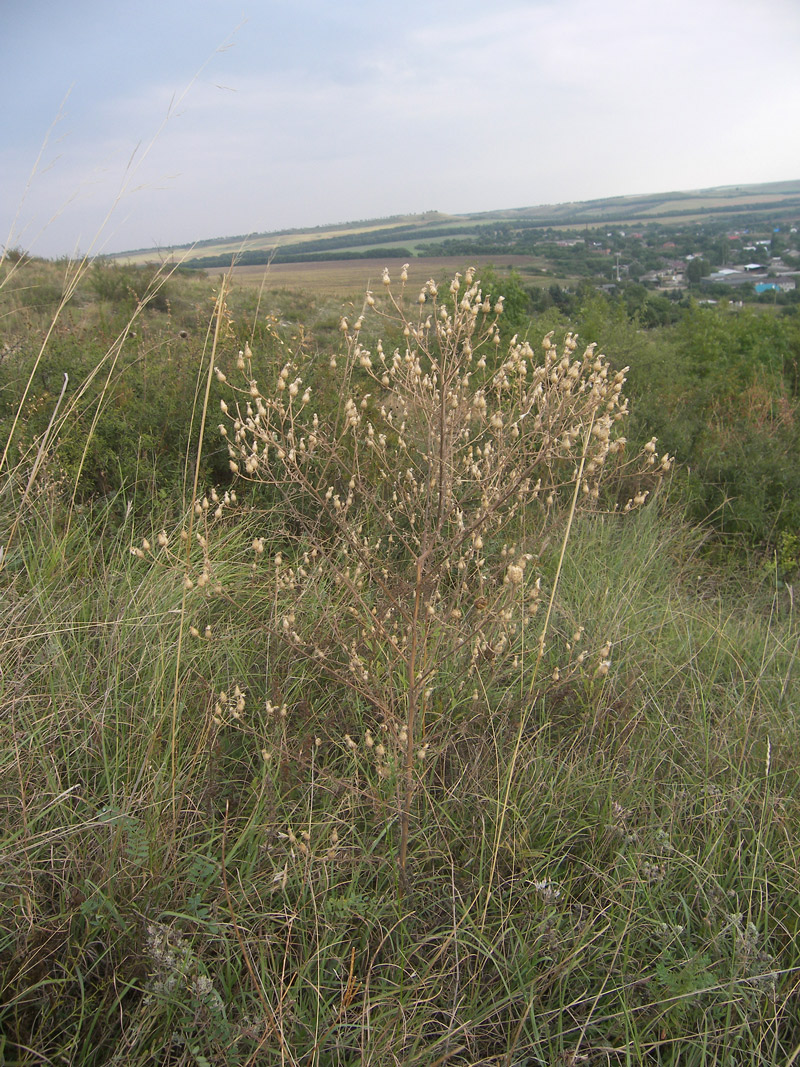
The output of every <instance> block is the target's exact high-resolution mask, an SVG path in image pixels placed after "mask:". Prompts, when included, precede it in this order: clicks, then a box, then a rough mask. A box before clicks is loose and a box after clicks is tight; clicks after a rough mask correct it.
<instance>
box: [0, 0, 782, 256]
mask: <svg viewBox="0 0 800 1067" xmlns="http://www.w3.org/2000/svg"><path fill="white" fill-rule="evenodd" d="M0 69H2V70H3V74H4V79H5V83H6V92H5V94H4V98H5V99H4V107H3V109H2V114H0V244H4V245H6V247H21V248H25V249H27V250H28V251H30V252H32V253H35V254H38V255H43V256H52V257H55V256H63V255H74V254H78V253H81V254H86V253H89V254H99V253H110V252H117V251H123V250H131V249H135V248H152V247H164V246H167V245H173V244H186V243H191V242H193V241H196V240H203V239H208V238H213V237H222V236H232V235H239V234H248V233H258V232H264V231H272V230H279V229H284V228H288V227H298V228H299V227H307V226H317V225H327V224H330V223H336V222H346V221H354V220H357V219H366V218H384V217H387V216H391V215H398V214H407V213H416V212H422V211H428V210H438V211H442V212H446V213H451V214H460V213H469V212H479V211H491V210H496V209H501V208H516V207H526V206H533V205H539V204H549V203H562V202H565V201H577V200H587V199H594V198H599V197H608V196H622V195H629V194H636V193H655V192H665V191H672V190H687V189H699V188H706V187H709V186H712V185H739V184H745V183H751V182H769V181H782V180H789V179H798V178H800V138H798V136H797V130H798V124H799V123H800V2H798V0H770V3H769V4H765V5H761V4H758V3H756V0H670V2H666V0H662V2H651V0H426V2H421V0H394V2H392V3H387V2H386V0H369V2H365V0H136V3H132V4H125V5H123V4H121V3H117V2H111V0H70V2H69V3H66V2H64V0H24V2H21V0H0Z"/></svg>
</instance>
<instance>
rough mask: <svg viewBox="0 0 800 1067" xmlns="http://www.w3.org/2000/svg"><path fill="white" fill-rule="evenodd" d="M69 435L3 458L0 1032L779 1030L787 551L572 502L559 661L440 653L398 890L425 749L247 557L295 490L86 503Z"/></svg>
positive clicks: (268, 1042) (604, 1052)
mask: <svg viewBox="0 0 800 1067" xmlns="http://www.w3.org/2000/svg"><path fill="white" fill-rule="evenodd" d="M297 310H298V312H299V310H300V309H299V308H298V309H297ZM145 325H147V328H148V329H149V330H150V331H151V332H155V330H156V320H155V319H153V320H152V321H151V322H150V323H149V324H148V323H145ZM235 343H236V341H235V339H229V340H226V341H225V345H226V346H227V349H228V350H229V349H230V347H231V345H232V344H235ZM193 352H194V355H195V358H196V359H197V361H198V364H199V361H200V359H201V358H202V357H201V353H200V351H199V350H198V349H197V348H195V349H193ZM208 358H209V357H208V354H206V356H205V359H206V363H207V361H208ZM205 365H206V364H204V366H205ZM195 373H196V369H193V374H195ZM57 460H58V451H57V449H56V453H55V457H54V458H53V459H52V460H51V461H49V462H48V464H46V465H45V467H44V469H43V471H42V473H41V475H40V477H39V479H38V480H37V483H36V486H35V488H34V490H32V491H31V492H30V493H29V494H28V495H27V498H26V499H25V501H24V504H23V503H22V502H21V494H20V492H19V486H20V485H21V484H23V485H24V480H21V479H22V473H23V471H21V470H17V471H16V475H15V477H13V478H12V477H11V474H10V473H8V472H5V473H4V474H3V478H4V481H3V486H2V493H3V499H4V506H3V508H2V509H0V515H1V516H2V517H0V543H2V544H3V545H4V547H5V553H4V557H3V560H2V571H0V586H2V590H1V592H0V626H1V627H2V634H3V639H2V642H0V798H1V804H2V807H1V808H0V812H2V814H1V815H0V818H2V823H3V836H2V845H0V988H1V989H2V993H0V1035H2V1036H0V1050H2V1051H1V1054H0V1059H4V1062H5V1063H8V1064H9V1065H22V1064H25V1065H26V1067H27V1065H33V1064H41V1063H55V1064H68V1063H74V1064H81V1065H87V1067H95V1065H96V1067H100V1065H106V1064H108V1065H111V1064H114V1065H125V1067H137V1065H141V1067H144V1065H145V1064H152V1063H159V1064H186V1065H190V1064H192V1065H193V1064H197V1065H200V1067H203V1065H205V1064H219V1065H227V1064H242V1065H244V1064H255V1063H275V1064H278V1063H281V1064H291V1065H318V1067H334V1065H337V1067H338V1065H342V1067H344V1065H347V1067H351V1065H364V1067H366V1065H373V1067H378V1065H380V1067H383V1065H388V1064H403V1065H414V1064H417V1065H420V1067H423V1065H424V1067H433V1065H434V1064H454V1065H462V1067H466V1065H478V1064H481V1065H487V1067H488V1065H489V1064H491V1065H500V1064H509V1065H511V1064H514V1065H515V1067H522V1065H527V1067H533V1065H537V1067H538V1065H540V1064H547V1065H550V1064H557V1063H564V1064H568V1063H573V1064H576V1063H588V1064H630V1065H638V1064H649V1065H654V1067H655V1065H674V1067H678V1065H679V1064H680V1065H686V1064H688V1065H697V1067H701V1065H708V1064H718V1065H720V1067H722V1065H725V1067H728V1065H731V1067H733V1065H736V1067H739V1065H748V1067H756V1065H759V1067H767V1065H769V1067H773V1065H775V1064H788V1063H789V1062H790V1061H791V1058H792V1055H793V1054H794V1053H795V1052H796V1049H797V1046H798V1045H800V1023H799V1022H798V1016H797V1001H798V984H799V983H800V977H799V976H800V958H798V957H799V956H800V953H799V952H798V944H799V943H800V942H798V923H799V922H800V893H798V887H797V873H796V872H797V869H798V863H800V838H799V835H798V828H799V827H800V799H798V798H800V782H798V777H799V774H798V767H797V760H796V736H797V718H796V707H797V696H798V689H797V686H798V682H797V678H798V673H797V665H796V664H795V662H794V660H795V657H796V654H797V647H798V646H797V642H798V625H797V619H796V615H795V611H794V604H793V600H792V596H791V594H790V591H789V589H788V588H787V587H786V586H785V585H776V586H775V587H774V588H770V587H764V585H763V584H759V583H758V582H757V581H756V580H755V579H753V578H749V577H748V576H747V575H741V574H739V575H731V574H730V573H727V572H722V571H721V570H719V569H715V568H713V567H711V566H710V565H709V564H708V562H706V561H705V560H704V557H703V556H702V554H701V551H700V549H701V539H702V538H701V535H700V534H699V533H698V532H697V531H695V530H693V529H691V528H689V527H687V526H686V525H685V524H684V523H683V522H682V521H681V518H680V515H679V514H677V513H674V512H671V511H668V510H667V508H666V507H665V506H664V504H663V502H662V500H661V499H658V498H657V499H656V500H654V501H653V502H652V503H651V504H649V505H648V506H647V507H646V508H644V509H642V510H640V511H638V512H635V513H633V514H631V515H628V516H619V515H616V516H613V515H600V514H598V515H586V516H581V517H579V518H578V519H576V522H575V524H574V526H573V528H572V531H571V535H570V539H569V543H568V546H567V552H566V556H565V559H564V564H563V568H562V570H561V575H560V581H559V586H558V592H557V597H556V600H555V603H554V612H553V616H552V623H551V632H550V637H549V638H548V643H547V647H546V650H545V654H544V659H543V661H542V670H541V672H540V675H539V680H538V681H537V682H536V683H535V684H532V683H531V682H530V675H528V676H523V677H522V679H520V677H519V676H515V675H514V674H513V673H512V674H509V673H508V672H507V671H504V672H503V673H502V674H501V673H500V672H499V671H497V670H496V669H495V668H494V667H493V664H492V662H491V660H487V661H486V662H485V663H484V664H482V666H481V670H480V673H479V676H478V678H477V680H476V682H475V685H474V689H475V694H474V695H473V693H472V691H471V690H472V686H470V687H469V688H468V689H467V690H459V688H458V681H459V679H458V678H457V677H451V678H448V675H447V672H446V671H444V672H443V681H442V683H441V684H440V685H439V686H438V688H437V692H436V696H435V703H434V705H433V706H432V707H431V708H430V709H429V712H428V717H427V720H426V734H425V739H426V741H427V742H428V743H429V744H430V749H429V750H428V755H427V758H426V759H425V760H424V761H420V763H419V769H418V775H417V781H418V788H417V790H416V793H415V796H414V805H413V811H412V827H411V837H410V846H409V858H408V872H407V874H408V877H407V885H406V887H405V892H401V890H402V888H403V887H402V886H401V885H400V881H399V877H398V864H397V852H398V847H399V836H400V828H399V811H400V798H401V784H402V783H401V768H400V755H401V753H400V750H399V748H398V747H397V744H396V742H395V741H394V740H393V739H392V737H391V731H389V730H382V729H381V725H380V721H379V717H378V716H376V714H375V711H374V709H372V708H370V706H369V705H368V704H367V703H366V702H365V701H364V699H363V698H362V697H361V696H359V694H358V693H357V692H356V691H355V690H354V689H353V687H352V686H348V685H346V684H342V682H341V681H339V682H337V681H335V680H331V679H330V678H325V677H324V676H323V675H322V674H321V672H320V671H319V670H318V669H317V668H315V666H314V664H313V662H309V661H307V660H305V659H303V658H302V657H300V656H298V655H297V654H296V653H293V652H292V649H291V647H290V646H287V645H286V644H285V643H282V642H279V641H278V640H277V638H276V635H275V633H274V627H273V625H272V619H273V615H272V612H273V602H272V599H271V592H270V590H271V589H272V586H271V584H270V581H269V580H268V576H267V574H268V572H266V571H264V570H262V569H260V570H257V571H255V572H254V570H253V566H252V564H253V556H254V554H253V549H252V541H253V538H254V537H256V536H264V535H265V534H266V535H270V533H271V532H274V531H275V530H276V529H279V528H280V527H281V524H282V523H283V521H284V518H285V516H284V514H283V512H282V511H281V510H280V505H279V502H275V501H273V502H271V503H269V502H268V503H265V502H264V500H263V499H259V497H258V496H253V497H248V496H246V495H245V493H244V492H243V491H242V492H240V497H241V499H240V501H239V503H238V504H236V505H234V504H230V505H226V506H225V507H223V513H222V516H221V517H220V518H218V519H212V518H209V519H208V524H207V525H206V523H205V520H204V519H203V518H202V515H199V516H197V515H195V516H193V517H191V514H190V512H189V511H187V512H184V511H183V510H182V503H181V500H180V496H179V495H178V496H173V495H171V494H167V495H164V494H162V497H161V499H160V500H159V499H151V500H148V498H147V497H146V496H142V497H139V498H137V503H136V506H129V501H130V500H131V499H132V498H131V495H130V494H129V493H127V492H121V493H120V494H118V495H113V494H112V495H109V496H107V497H106V498H104V499H103V498H100V497H97V496H95V497H93V498H92V499H91V500H87V501H84V502H83V504H82V505H81V506H80V507H77V508H76V507H73V508H72V509H71V508H70V500H71V486H70V485H69V484H68V483H65V482H64V481H63V480H60V478H59V475H58V465H57ZM190 481H191V479H189V482H190ZM140 492H142V490H141V489H140ZM221 494H222V490H220V495H221ZM201 495H202V491H201ZM664 496H665V494H664ZM213 505H214V502H212V507H211V508H209V509H208V512H209V513H211V512H212V511H213V510H214V506H213ZM200 510H201V512H202V511H203V509H202V507H201V509H200ZM16 517H18V519H19V522H18V524H17V529H16V533H15V537H14V539H13V541H10V542H9V534H10V528H11V526H12V524H13V521H14V519H15V518H16ZM190 522H192V523H193V524H194V532H193V533H192V535H191V539H190V545H191V548H187V546H186V545H185V544H184V542H182V541H181V538H180V531H181V530H182V529H187V530H188V529H189V525H190ZM559 529H562V531H563V527H561V528H559ZM162 530H163V531H164V533H165V535H166V538H165V540H166V542H167V544H166V545H160V544H159V542H158V535H159V533H160V532H161V531H162ZM197 530H200V531H201V532H202V533H203V534H204V536H206V538H207V546H206V549H205V550H204V548H203V546H202V545H200V544H199V543H198V542H197V540H196V537H195V535H194V533H195V532H196V531H197ZM549 536H550V535H549V534H548V532H547V531H545V535H544V539H543V542H542V544H541V545H540V547H541V550H542V555H541V558H540V560H539V562H538V564H537V566H538V573H539V574H540V575H541V577H542V581H543V585H544V586H545V587H546V588H547V589H548V591H549V589H550V588H551V586H552V582H553V581H554V577H555V573H556V567H557V562H558V555H559V549H560V541H559V538H558V536H553V537H552V540H551V543H548V537H549ZM142 539H147V541H148V542H149V544H150V546H151V547H150V549H149V550H147V551H145V550H143V552H144V558H139V557H137V556H136V555H134V554H132V553H131V551H130V549H131V547H132V546H133V547H139V546H141V544H142ZM187 558H188V559H189V564H188V566H189V571H190V573H191V574H193V575H194V577H195V583H194V586H193V588H192V589H191V590H186V589H185V588H184V584H183V583H184V576H185V574H186V569H187ZM204 565H207V566H208V567H209V573H210V581H209V582H208V583H207V584H206V585H202V586H201V585H198V583H197V580H196V579H197V576H198V575H199V574H201V573H202V571H203V568H204ZM268 566H269V565H268V564H267V563H263V564H260V565H259V567H261V568H268ZM315 595H316V601H314V600H312V599H308V600H307V602H305V603H306V607H305V608H304V610H305V611H306V612H307V613H308V614H309V616H310V617H313V616H314V614H315V613H316V614H317V615H318V616H319V618H320V619H321V620H324V619H326V618H328V617H329V616H330V611H329V610H328V609H329V604H330V601H331V597H332V593H329V592H328V591H327V590H326V589H325V588H320V589H318V590H316V591H315ZM206 626H208V627H210V630H209V631H208V636H203V635H204V634H205V628H206ZM190 627H194V628H195V629H196V630H197V631H198V633H199V634H200V635H201V636H197V637H195V636H192V634H191V632H190ZM579 627H583V628H584V629H583V633H582V634H581V636H580V638H579V640H578V641H577V642H575V641H574V637H573V635H574V633H575V631H577V630H578V628H579ZM567 643H569V644H572V645H573V649H572V650H570V651H568V650H567V648H566V645H567ZM607 643H608V644H610V653H609V655H608V658H609V659H610V660H611V665H610V668H609V670H608V673H607V674H606V675H602V674H598V673H597V672H596V670H595V665H596V663H597V661H598V657H599V656H600V655H601V651H602V649H603V647H604V646H605V645H606V644H607ZM579 648H580V649H585V650H586V651H587V659H586V665H585V668H584V669H580V670H573V669H570V670H567V669H566V665H567V663H568V662H573V661H574V655H575V652H576V651H577V650H578V649H579ZM376 655H380V650H377V651H376ZM557 668H560V675H561V676H560V677H559V678H558V679H556V678H555V677H554V672H555V671H556V669H557ZM237 686H239V687H240V689H241V691H242V692H243V693H244V694H245V703H244V708H243V710H240V708H239V707H238V706H237V700H236V687H237ZM222 692H224V693H225V698H222V697H221V693H222ZM282 709H284V710H285V714H284V713H282ZM521 723H522V725H523V729H522V732H521V733H520V725H521ZM368 730H369V731H370V732H371V734H372V736H373V738H374V741H375V743H376V744H383V745H384V746H385V749H386V754H385V756H384V757H381V758H378V756H377V755H376V744H373V745H372V746H370V745H369V744H368V742H367V731H368ZM346 735H348V736H349V737H350V739H351V741H352V742H354V744H355V746H356V747H355V748H354V747H352V746H351V745H348V743H347V741H346ZM517 746H518V748H517ZM515 748H516V751H517V754H516V758H515V760H514V761H513V775H512V776H511V778H510V779H509V773H510V771H511V768H512V753H513V752H514V751H515Z"/></svg>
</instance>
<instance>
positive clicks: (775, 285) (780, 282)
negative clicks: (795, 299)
mask: <svg viewBox="0 0 800 1067" xmlns="http://www.w3.org/2000/svg"><path fill="white" fill-rule="evenodd" d="M796 288H797V283H796V282H795V280H794V278H789V277H786V276H785V275H784V276H783V277H782V278H770V279H769V281H767V282H758V284H757V285H756V292H757V293H769V292H777V293H791V292H792V290H793V289H796Z"/></svg>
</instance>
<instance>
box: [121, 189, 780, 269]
mask: <svg viewBox="0 0 800 1067" xmlns="http://www.w3.org/2000/svg"><path fill="white" fill-rule="evenodd" d="M798 218H800V181H786V182H771V183H768V184H761V185H730V186H717V187H714V188H711V189H696V190H688V191H684V192H668V193H656V194H651V195H647V196H619V197H610V198H607V199H603V200H584V201H580V202H572V203H563V204H543V205H539V206H536V207H523V208H509V209H505V210H500V211H489V212H480V213H475V214H470V215H447V214H443V213H441V212H438V211H428V212H425V213H424V214H421V215H395V216H391V217H390V218H384V219H367V220H362V221H359V222H349V223H337V224H335V225H331V226H317V227H313V228H308V229H291V230H279V231H275V232H272V233H257V234H249V235H243V234H241V235H237V236H232V237H219V238H213V239H209V240H202V241H197V242H196V243H195V244H193V245H176V246H172V247H168V248H160V249H159V248H145V249H136V250H134V251H130V252H121V253H119V254H117V255H116V256H114V257H111V258H114V259H117V260H125V261H127V262H130V263H144V262H148V261H153V260H157V261H163V260H168V259H181V260H182V261H183V262H184V263H185V264H186V265H187V266H193V267H204V268H213V267H222V266H227V265H228V264H230V262H231V259H232V257H236V260H237V262H238V263H240V264H243V265H246V264H261V263H266V262H270V261H272V262H276V263H290V262H295V263H297V262H304V261H314V260H325V259H337V260H340V259H359V258H374V257H376V256H380V257H383V258H413V257H415V256H425V255H440V254H442V253H443V252H445V251H447V252H448V253H450V252H452V253H454V254H455V253H458V254H462V253H463V254H469V253H474V254H494V253H509V252H515V253H522V254H525V253H526V252H528V251H529V250H530V248H531V247H532V245H533V244H534V243H535V241H536V240H537V239H538V240H541V239H542V236H543V234H545V233H546V232H547V231H548V230H551V229H552V230H564V229H569V228H575V227H585V228H589V227H593V226H600V227H603V226H608V225H612V224H613V225H615V226H626V227H642V228H644V227H647V226H653V225H659V224H660V225H664V226H670V225H671V226H675V225H680V224H683V223H691V222H695V221H703V222H709V223H712V222H713V223H714V224H715V225H718V226H719V227H724V226H725V225H730V226H758V225H759V224H762V225H766V224H770V225H778V224H780V223H782V222H788V221H794V220H797V219H798Z"/></svg>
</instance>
